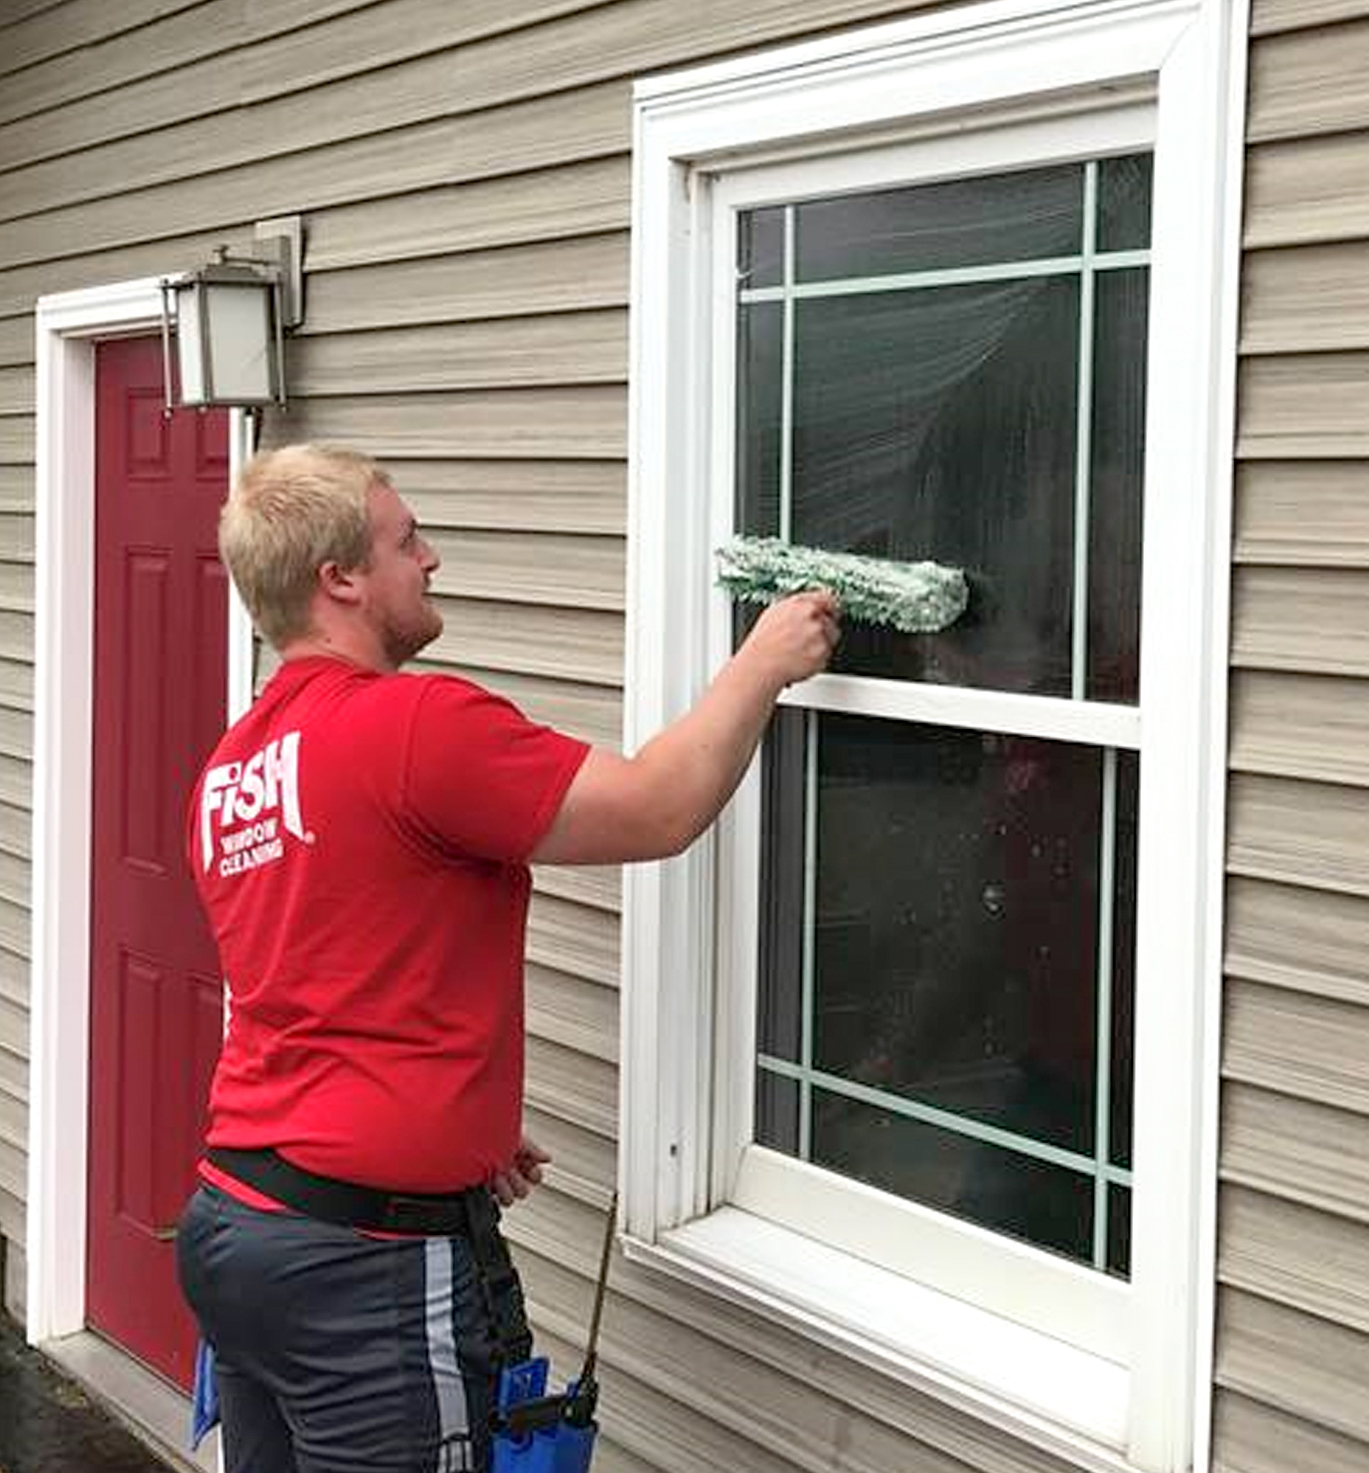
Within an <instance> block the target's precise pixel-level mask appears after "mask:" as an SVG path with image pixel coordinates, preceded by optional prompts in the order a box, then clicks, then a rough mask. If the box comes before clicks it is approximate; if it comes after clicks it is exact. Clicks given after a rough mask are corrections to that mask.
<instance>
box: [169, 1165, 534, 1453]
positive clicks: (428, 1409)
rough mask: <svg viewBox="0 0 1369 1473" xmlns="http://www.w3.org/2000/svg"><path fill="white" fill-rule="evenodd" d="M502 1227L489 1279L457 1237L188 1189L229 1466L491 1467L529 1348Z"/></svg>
mask: <svg viewBox="0 0 1369 1473" xmlns="http://www.w3.org/2000/svg"><path fill="white" fill-rule="evenodd" d="M497 1221H498V1209H497V1208H493V1207H492V1211H491V1219H490V1228H489V1232H488V1234H482V1242H481V1243H480V1245H479V1252H480V1256H481V1260H482V1262H483V1263H484V1264H485V1265H486V1269H485V1274H484V1283H483V1284H482V1282H481V1275H480V1274H479V1273H478V1272H477V1268H476V1259H475V1250H473V1247H472V1244H471V1243H469V1242H468V1241H467V1240H466V1239H464V1238H405V1239H400V1240H390V1239H377V1238H373V1237H368V1236H366V1235H365V1234H362V1233H359V1232H357V1231H355V1230H353V1229H351V1228H343V1227H333V1226H331V1225H330V1224H328V1223H322V1222H317V1221H315V1220H314V1219H313V1218H309V1217H302V1216H299V1215H297V1214H295V1213H287V1212H260V1211H257V1210H256V1209H254V1208H251V1207H246V1206H244V1205H243V1204H242V1203H240V1202H237V1201H235V1200H234V1199H233V1198H231V1197H229V1196H227V1195H226V1194H225V1193H223V1192H220V1191H218V1190H216V1189H215V1188H213V1187H202V1188H201V1189H200V1190H199V1191H198V1192H196V1194H195V1195H194V1197H192V1198H191V1200H190V1204H189V1206H188V1207H187V1208H186V1211H185V1213H184V1215H183V1217H182V1219H181V1227H180V1232H179V1234H178V1238H177V1261H178V1266H179V1271H180V1278H181V1287H182V1290H183V1291H184V1293H185V1297H186V1299H187V1300H188V1301H189V1303H190V1307H191V1309H192V1310H193V1311H194V1312H195V1315H196V1318H197V1319H198V1320H199V1322H200V1328H201V1330H202V1332H203V1334H204V1337H205V1339H206V1340H208V1341H209V1342H210V1343H211V1344H212V1345H213V1347H214V1352H215V1357H216V1369H217V1381H218V1392H219V1404H220V1410H221V1414H222V1418H223V1437H224V1468H225V1473H363V1470H364V1473H485V1470H487V1469H488V1467H489V1457H490V1451H489V1416H490V1411H491V1408H492V1405H493V1398H494V1392H495V1384H496V1381H497V1378H498V1372H499V1367H500V1364H501V1362H502V1361H503V1360H505V1359H507V1360H509V1361H516V1360H520V1359H523V1358H524V1357H526V1356H527V1355H528V1354H529V1353H530V1350H531V1343H532V1342H531V1337H530V1336H529V1334H528V1329H527V1322H526V1320H525V1318H524V1315H523V1299H522V1293H521V1290H520V1289H519V1285H518V1280H517V1277H516V1275H515V1274H514V1271H513V1268H512V1266H511V1265H510V1263H509V1259H508V1253H507V1250H506V1248H505V1246H504V1243H503V1240H502V1238H501V1237H500V1235H499V1233H498V1230H497V1226H496V1224H497ZM486 1237H487V1238H488V1241H483V1239H484V1238H486Z"/></svg>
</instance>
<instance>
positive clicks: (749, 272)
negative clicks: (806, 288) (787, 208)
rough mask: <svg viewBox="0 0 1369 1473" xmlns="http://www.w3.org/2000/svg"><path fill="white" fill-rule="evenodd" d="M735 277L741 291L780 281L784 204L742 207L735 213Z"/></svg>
mask: <svg viewBox="0 0 1369 1473" xmlns="http://www.w3.org/2000/svg"><path fill="white" fill-rule="evenodd" d="M737 278H738V282H739V284H740V286H741V288H742V290H743V291H745V290H747V289H748V288H749V287H758V286H779V285H780V284H781V283H782V282H783V280H784V206H783V205H772V206H771V207H770V208H768V209H764V210H744V211H742V212H741V213H740V214H739V215H738V216H737Z"/></svg>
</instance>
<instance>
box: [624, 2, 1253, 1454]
mask: <svg viewBox="0 0 1369 1473" xmlns="http://www.w3.org/2000/svg"><path fill="white" fill-rule="evenodd" d="M1230 22H1231V18H1230V16H1229V14H1228V12H1227V9H1226V7H1224V6H1222V5H1221V4H1219V3H1216V0H1211V3H1207V0H1195V3H1193V4H1178V5H1174V4H1162V3H1153V4H1147V3H1142V4H1131V5H1124V4H1115V3H1104V4H1093V5H1090V4H1085V5H1082V6H1068V7H1066V6H1054V5H1050V4H1022V3H1016V0H1011V3H1007V4H995V5H990V6H975V7H966V8H964V9H962V10H959V11H957V10H947V11H942V12H939V13H937V14H936V15H935V16H931V17H926V18H921V19H915V20H913V21H910V22H908V23H906V24H900V25H897V26H893V27H882V28H879V29H878V30H873V31H867V32H862V33H857V34H854V35H849V36H846V37H839V38H837V39H835V40H832V41H824V42H820V43H815V44H812V45H809V46H801V47H797V48H787V49H786V50H785V51H783V52H781V53H778V54H776V55H774V56H771V57H763V58H755V59H752V60H750V61H745V62H741V63H735V64H729V65H727V66H724V67H721V68H714V69H709V70H707V71H703V72H699V73H694V74H688V75H685V76H682V77H678V78H667V79H663V80H661V81H657V82H653V83H649V84H644V86H643V87H642V88H641V89H640V90H639V103H638V133H637V204H636V213H635V217H634V230H635V232H636V234H635V250H636V269H635V271H634V303H633V305H634V313H635V336H634V357H633V394H634V412H633V448H632V456H633V469H632V495H633V519H632V553H631V556H632V579H631V584H632V606H631V612H632V620H633V637H632V641H631V651H630V668H629V689H628V712H629V739H630V740H631V739H633V738H635V737H644V736H646V735H648V734H649V733H650V731H651V730H652V729H654V728H655V727H656V726H658V725H659V724H660V723H661V722H662V721H664V720H667V719H669V717H670V716H672V715H674V714H677V713H678V711H679V710H680V709H682V708H683V707H684V706H685V705H686V704H687V703H688V702H689V700H690V699H691V698H692V697H693V696H694V695H696V694H697V691H698V689H699V687H700V686H701V685H702V683H703V682H704V680H706V678H707V675H708V673H709V671H710V670H711V669H713V668H715V667H716V665H717V664H718V663H719V662H720V661H721V660H723V659H725V658H726V657H727V655H728V654H729V653H730V652H731V651H732V650H733V649H734V648H735V647H736V644H737V642H738V641H739V640H741V639H742V638H744V637H745V633H746V630H747V627H748V626H749V623H750V620H751V618H752V617H753V616H752V615H748V614H747V613H745V612H744V611H739V610H737V609H734V608H733V607H732V606H731V605H730V604H729V603H728V602H727V600H726V599H725V598H724V597H723V595H722V594H721V593H720V592H719V591H718V590H717V589H716V587H714V585H713V573H712V568H713V554H714V551H715V549H716V548H717V547H718V546H719V545H720V544H722V543H723V542H726V541H727V540H728V539H729V538H731V537H733V536H735V535H753V536H766V537H778V538H781V539H783V540H785V541H788V542H790V543H793V544H796V545H799V546H806V547H815V548H822V549H826V550H832V551H839V552H847V553H857V554H866V555H870V556H875V557H880V558H894V559H899V560H908V561H916V560H921V559H924V558H931V559H935V560H937V561H939V562H942V563H946V564H951V565H954V566H957V567H960V568H962V569H963V570H964V571H965V573H966V576H967V579H968V583H969V588H970V601H969V607H968V609H967V611H966V613H965V614H964V616H962V618H961V619H960V620H959V621H957V623H956V624H955V625H953V626H952V627H951V628H950V629H948V630H946V631H943V632H941V633H937V634H931V635H905V634H900V633H897V632H893V631H890V630H888V629H881V628H878V627H873V626H864V625H855V624H851V625H848V627H847V629H846V631H845V633H844V636H843V640H842V644H841V646H840V648H839V650H838V653H837V656H836V658H835V659H834V661H833V664H832V666H831V668H830V669H829V671H828V672H827V673H825V674H823V675H821V676H819V677H817V678H815V679H813V680H810V681H807V682H805V683H803V684H802V685H801V686H798V687H796V688H794V689H792V690H791V691H789V692H788V693H786V696H785V697H784V700H783V702H782V706H781V709H780V710H779V712H778V713H777V715H776V718H775V719H774V721H773V722H772V724H771V728H770V730H769V732H768V734H767V737H766V739H765V742H764V744H763V748H762V751H761V753H760V755H759V757H758V759H757V761H756V763H755V764H753V768H752V771H751V773H750V774H749V776H748V778H747V780H746V782H745V783H744V784H743V787H742V789H741V790H740V791H739V793H738V795H737V798H736V800H735V801H734V803H733V805H732V807H731V809H730V811H729V813H728V815H727V816H726V818H725V820H724V821H723V823H721V824H720V825H719V827H718V830H717V832H716V833H715V834H714V835H713V836H711V838H710V839H709V840H708V841H707V842H705V843H704V844H701V845H700V846H697V847H696V849H695V851H693V852H692V853H691V854H690V855H689V856H687V857H686V858H684V859H683V860H680V861H675V862H672V863H671V864H669V865H665V866H660V867H650V868H647V869H644V870H641V871H638V872H634V873H632V874H630V875H629V877H628V879H627V882H626V884H627V896H626V916H625V972H626V975H625V987H626V1006H625V1013H626V1023H625V1051H624V1093H623V1099H624V1128H623V1139H624V1185H625V1190H626V1197H625V1200H626V1220H627V1231H628V1239H629V1250H630V1251H631V1252H633V1253H635V1254H636V1255H638V1256H639V1257H640V1258H641V1259H642V1260H643V1261H645V1262H649V1263H653V1264H655V1265H657V1266H658V1267H660V1268H662V1269H663V1270H666V1271H669V1272H673V1273H676V1274H681V1275H684V1276H686V1277H689V1278H692V1279H694V1280H695V1281H697V1282H704V1283H710V1284H714V1285H717V1286H719V1287H720V1289H723V1290H725V1291H726V1292H728V1293H729V1294H730V1295H732V1296H733V1297H734V1298H735V1297H740V1298H741V1299H742V1300H743V1301H744V1302H750V1303H752V1304H753V1305H754V1306H755V1308H756V1310H757V1312H758V1313H762V1314H766V1315H770V1316H772V1317H775V1318H778V1319H781V1320H783V1321H784V1322H786V1323H788V1324H789V1325H791V1327H793V1326H798V1327H802V1328H803V1330H804V1331H805V1332H806V1333H810V1334H813V1335H816V1336H818V1337H820V1338H822V1339H823V1340H824V1341H825V1342H826V1343H828V1344H832V1345H838V1346H841V1347H843V1348H844V1349H846V1350H848V1351H849V1352H850V1354H851V1355H852V1356H853V1357H855V1358H857V1359H860V1360H863V1361H865V1362H867V1363H870V1364H875V1365H878V1366H880V1367H881V1368H882V1369H886V1370H892V1371H894V1372H896V1373H898V1374H902V1375H905V1376H906V1377H907V1378H908V1379H909V1380H910V1381H911V1382H915V1383H918V1384H921V1385H923V1386H935V1387H937V1388H940V1389H941V1391H942V1392H944V1393H945V1394H948V1395H953V1396H955V1397H958V1398H961V1399H962V1400H967V1401H968V1403H969V1404H971V1405H975V1406H979V1407H980V1408H981V1409H982V1410H983V1411H984V1413H985V1414H986V1415H988V1416H992V1417H993V1418H994V1419H995V1420H998V1421H999V1422H1002V1423H1003V1424H1005V1425H1008V1426H1018V1425H1019V1424H1020V1430H1021V1431H1022V1432H1023V1435H1027V1436H1031V1437H1034V1438H1035V1439H1036V1440H1038V1441H1040V1442H1041V1443H1043V1444H1044V1445H1046V1446H1049V1447H1050V1448H1051V1449H1052V1450H1054V1451H1058V1452H1064V1453H1066V1454H1067V1455H1071V1456H1074V1457H1075V1458H1076V1459H1077V1460H1078V1461H1079V1462H1080V1463H1081V1465H1085V1466H1088V1465H1090V1460H1093V1461H1094V1462H1095V1463H1096V1465H1097V1466H1112V1464H1110V1463H1108V1461H1107V1460H1108V1459H1110V1458H1112V1459H1115V1458H1117V1457H1122V1458H1124V1459H1126V1460H1128V1461H1130V1462H1131V1463H1132V1464H1134V1465H1135V1466H1138V1467H1143V1468H1151V1469H1156V1470H1172V1469H1180V1468H1186V1467H1188V1466H1190V1464H1191V1463H1192V1461H1193V1460H1194V1457H1195V1448H1196V1445H1197V1441H1198V1440H1200V1435H1201V1434H1200V1431H1199V1428H1200V1417H1199V1416H1198V1415H1197V1414H1195V1402H1198V1401H1200V1399H1201V1395H1202V1393H1201V1389H1200V1388H1201V1385H1202V1382H1203V1378H1204V1376H1205V1375H1206V1374H1207V1371H1208V1369H1209V1368H1208V1367H1207V1366H1206V1364H1205V1363H1204V1360H1203V1355H1202V1352H1201V1348H1200V1347H1201V1343H1202V1339H1203V1325H1204V1316H1205V1298H1206V1295H1207V1293H1208V1289H1207V1282H1208V1281H1209V1280H1210V1277H1211V1272H1212V1266H1211V1263H1210V1232H1209V1230H1208V1224H1207V1218H1208V1214H1209V1211H1210V1190H1209V1189H1207V1188H1204V1186H1203V1185H1202V1183H1203V1181H1204V1180H1205V1178H1206V1177H1207V1175H1208V1174H1209V1173H1210V1172H1211V1169H1212V1167H1211V1153H1212V1138H1213V1133H1214V1129H1215V1123H1214V1121H1213V1119H1212V1112H1211V1108H1210V1104H1211V1093H1212V1089H1211V1086H1212V1082H1213V1075H1212V1066H1211V1050H1212V1040H1213V1035H1214V1019H1213V1010H1214V1006H1215V1003H1214V999H1215V995H1216V987H1217V976H1218V968H1217V962H1216V956H1215V948H1216V922H1215V917H1216V912H1217V908H1218V903H1219V897H1220V874H1219V855H1220V848H1219V842H1220V818H1221V801H1220V800H1221V781H1220V774H1221V750H1220V733H1221V716H1222V709H1221V688H1222V679H1223V664H1222V660H1223V648H1222V637H1223V620H1224V603H1223V598H1224V583H1223V579H1222V555H1223V550H1224V535H1223V534H1224V518H1225V515H1226V511H1225V507H1226V499H1227V475H1228V473H1227V468H1226V464H1225V457H1227V456H1229V447H1228V446H1227V445H1226V444H1224V435H1225V434H1226V433H1227V432H1228V426H1229V414H1230V382H1229V380H1230V373H1229V369H1228V368H1227V366H1226V365H1227V362H1228V359H1229V356H1230V354H1231V353H1232V351H1233V349H1232V345H1231V341H1230V318H1231V293H1230V288H1229V260H1230V257H1231V254H1232V252H1231V236H1232V232H1231V220H1232V219H1233V218H1234V208H1233V204H1232V191H1231V187H1230V172H1229V171H1230V163H1229V154H1230V147H1231V139H1230V136H1229V133H1230V130H1229V128H1228V126H1227V121H1226V120H1227V117H1228V113H1229V107H1228V97H1229V87H1230V77H1229V75H1228V72H1229V56H1228V33H1229V26H1230ZM1099 1460H1101V1461H1099Z"/></svg>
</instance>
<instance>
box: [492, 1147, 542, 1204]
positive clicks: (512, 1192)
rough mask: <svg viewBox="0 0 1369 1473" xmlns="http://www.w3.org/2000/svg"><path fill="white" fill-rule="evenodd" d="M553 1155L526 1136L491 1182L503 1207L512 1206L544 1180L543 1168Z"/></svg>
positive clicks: (496, 1197) (493, 1190)
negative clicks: (511, 1157) (511, 1158)
mask: <svg viewBox="0 0 1369 1473" xmlns="http://www.w3.org/2000/svg"><path fill="white" fill-rule="evenodd" d="M550 1160H551V1157H550V1156H549V1155H548V1154H547V1152H546V1151H544V1150H543V1149H542V1148H541V1146H539V1145H537V1143H536V1142H535V1141H530V1140H529V1139H528V1138H527V1136H524V1137H523V1139H522V1141H521V1142H520V1143H519V1146H518V1149H517V1150H516V1151H515V1152H514V1153H513V1160H512V1161H510V1162H509V1164H508V1165H507V1166H506V1167H505V1168H504V1169H503V1170H502V1171H496V1172H495V1174H494V1177H493V1179H492V1180H491V1182H490V1191H492V1192H493V1193H494V1195H495V1199H496V1200H497V1201H498V1203H499V1205H500V1206H501V1207H512V1206H513V1204H514V1203H515V1202H517V1201H519V1200H520V1199H521V1198H523V1197H526V1196H527V1195H528V1193H529V1192H530V1191H532V1189H533V1188H534V1187H535V1186H538V1185H539V1184H540V1183H541V1180H542V1168H543V1166H545V1165H546V1163H547V1162H548V1161H550Z"/></svg>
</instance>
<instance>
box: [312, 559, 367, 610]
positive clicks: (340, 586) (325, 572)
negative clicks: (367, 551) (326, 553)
mask: <svg viewBox="0 0 1369 1473" xmlns="http://www.w3.org/2000/svg"><path fill="white" fill-rule="evenodd" d="M359 571H360V570H359V569H357V568H344V567H342V566H340V565H339V564H338V563H335V562H327V563H323V564H321V565H320V567H319V570H318V586H319V591H320V592H321V593H322V594H323V595H324V596H325V597H326V598H330V599H333V600H334V601H335V602H337V603H344V604H355V603H360V601H361V586H360V584H359V583H358V582H357V573H358V572H359Z"/></svg>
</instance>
